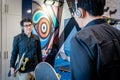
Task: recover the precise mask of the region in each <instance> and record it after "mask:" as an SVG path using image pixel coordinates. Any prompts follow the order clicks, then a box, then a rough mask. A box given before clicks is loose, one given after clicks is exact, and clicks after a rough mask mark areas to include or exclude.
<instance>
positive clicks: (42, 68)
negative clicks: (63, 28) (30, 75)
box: [35, 62, 60, 80]
mask: <svg viewBox="0 0 120 80" xmlns="http://www.w3.org/2000/svg"><path fill="white" fill-rule="evenodd" d="M35 80H60V75H58V74H57V73H56V71H55V69H54V68H53V67H52V66H51V65H50V64H49V63H47V62H41V63H39V64H38V65H37V66H36V68H35Z"/></svg>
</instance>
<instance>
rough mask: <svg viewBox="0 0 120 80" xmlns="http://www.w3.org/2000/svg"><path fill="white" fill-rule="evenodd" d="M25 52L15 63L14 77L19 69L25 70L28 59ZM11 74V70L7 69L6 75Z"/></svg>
mask: <svg viewBox="0 0 120 80" xmlns="http://www.w3.org/2000/svg"><path fill="white" fill-rule="evenodd" d="M24 56H25V53H23V55H22V57H21V59H20V61H19V62H18V63H17V64H16V65H15V73H14V74H13V76H14V77H16V74H17V72H18V71H19V70H21V71H24V70H25V65H26V63H27V62H28V61H29V59H28V58H25V57H24ZM10 76H11V71H10V70H9V73H8V77H10Z"/></svg>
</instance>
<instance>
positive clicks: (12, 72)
mask: <svg viewBox="0 0 120 80" xmlns="http://www.w3.org/2000/svg"><path fill="white" fill-rule="evenodd" d="M10 70H11V75H14V73H15V69H14V68H13V67H11V68H10Z"/></svg>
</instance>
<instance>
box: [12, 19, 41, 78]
mask: <svg viewBox="0 0 120 80" xmlns="http://www.w3.org/2000/svg"><path fill="white" fill-rule="evenodd" d="M32 24H33V23H32V20H31V19H29V18H25V19H23V20H22V21H21V22H20V25H21V28H22V33H20V34H18V35H17V36H15V37H14V40H13V50H12V53H11V59H10V70H11V73H10V74H11V75H13V74H16V69H17V70H18V78H19V80H28V78H29V76H28V74H30V73H32V74H34V73H33V71H34V69H35V67H36V65H37V64H38V63H40V62H42V53H41V47H40V45H41V44H40V40H39V37H38V36H36V35H34V34H32ZM18 56H19V59H18V64H17V65H16V61H17V57H18ZM21 59H22V60H21ZM18 68H19V69H18Z"/></svg>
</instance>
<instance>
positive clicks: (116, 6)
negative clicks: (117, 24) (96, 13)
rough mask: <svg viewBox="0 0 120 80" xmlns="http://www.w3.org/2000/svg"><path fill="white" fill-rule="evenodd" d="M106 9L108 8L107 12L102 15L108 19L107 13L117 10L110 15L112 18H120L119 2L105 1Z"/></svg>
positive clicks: (115, 0)
mask: <svg viewBox="0 0 120 80" xmlns="http://www.w3.org/2000/svg"><path fill="white" fill-rule="evenodd" d="M106 7H109V10H108V11H107V12H105V13H104V15H106V16H108V17H110V15H109V12H110V10H111V11H114V10H115V9H117V12H116V13H115V14H113V15H111V17H112V18H120V0H106Z"/></svg>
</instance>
